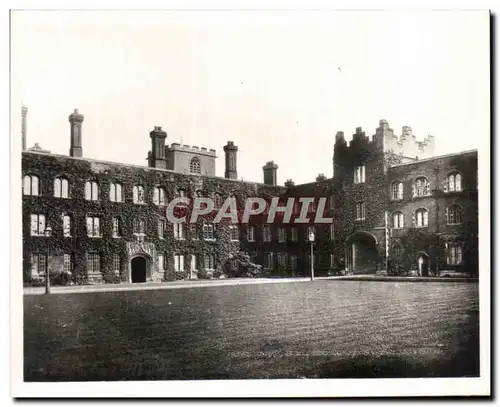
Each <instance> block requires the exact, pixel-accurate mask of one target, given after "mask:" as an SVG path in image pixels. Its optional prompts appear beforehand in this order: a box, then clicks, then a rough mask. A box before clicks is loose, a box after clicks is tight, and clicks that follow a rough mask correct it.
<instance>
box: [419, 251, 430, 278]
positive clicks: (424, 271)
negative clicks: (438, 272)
mask: <svg viewBox="0 0 500 407" xmlns="http://www.w3.org/2000/svg"><path fill="white" fill-rule="evenodd" d="M417 263H418V275H419V276H422V277H429V256H428V255H427V253H419V254H418V256H417Z"/></svg>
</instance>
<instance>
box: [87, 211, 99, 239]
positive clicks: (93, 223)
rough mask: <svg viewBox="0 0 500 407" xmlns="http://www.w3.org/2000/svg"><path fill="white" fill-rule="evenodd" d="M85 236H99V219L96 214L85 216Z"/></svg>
mask: <svg viewBox="0 0 500 407" xmlns="http://www.w3.org/2000/svg"><path fill="white" fill-rule="evenodd" d="M87 236H89V237H101V225H100V219H99V218H98V217H97V216H87Z"/></svg>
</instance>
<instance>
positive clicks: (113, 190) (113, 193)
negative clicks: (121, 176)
mask: <svg viewBox="0 0 500 407" xmlns="http://www.w3.org/2000/svg"><path fill="white" fill-rule="evenodd" d="M109 200H110V201H111V202H123V195H122V186H121V184H117V183H111V184H110V186H109Z"/></svg>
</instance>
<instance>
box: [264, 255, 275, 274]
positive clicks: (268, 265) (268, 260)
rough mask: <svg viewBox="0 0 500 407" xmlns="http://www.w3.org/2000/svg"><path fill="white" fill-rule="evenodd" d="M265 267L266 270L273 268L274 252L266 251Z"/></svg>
mask: <svg viewBox="0 0 500 407" xmlns="http://www.w3.org/2000/svg"><path fill="white" fill-rule="evenodd" d="M264 268H265V269H266V270H271V269H272V268H273V254H272V253H264Z"/></svg>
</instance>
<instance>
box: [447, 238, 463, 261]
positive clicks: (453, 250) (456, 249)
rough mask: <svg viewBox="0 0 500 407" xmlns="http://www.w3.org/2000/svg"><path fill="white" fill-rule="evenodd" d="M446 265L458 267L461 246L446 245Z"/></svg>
mask: <svg viewBox="0 0 500 407" xmlns="http://www.w3.org/2000/svg"><path fill="white" fill-rule="evenodd" d="M447 249H448V250H447V259H446V261H447V263H448V264H450V265H458V264H461V263H462V246H461V245H459V244H456V243H453V244H448V245H447Z"/></svg>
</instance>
